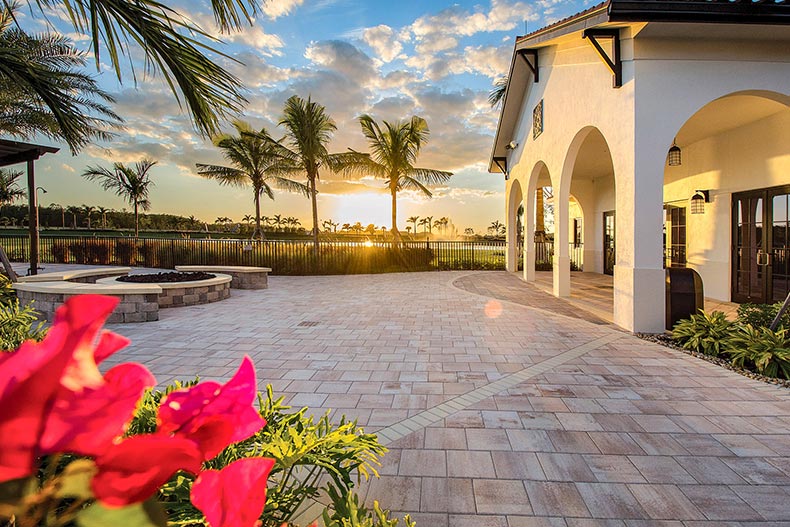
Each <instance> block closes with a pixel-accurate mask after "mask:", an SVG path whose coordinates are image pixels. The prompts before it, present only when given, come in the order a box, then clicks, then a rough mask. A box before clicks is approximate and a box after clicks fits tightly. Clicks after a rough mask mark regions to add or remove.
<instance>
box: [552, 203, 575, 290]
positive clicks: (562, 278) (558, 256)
mask: <svg viewBox="0 0 790 527" xmlns="http://www.w3.org/2000/svg"><path fill="white" fill-rule="evenodd" d="M568 213H569V211H568V197H567V196H566V197H565V198H563V196H562V192H560V193H555V195H554V265H553V269H554V296H559V297H566V296H571V258H570V251H569V241H568V228H569V225H568V224H569V221H568Z"/></svg>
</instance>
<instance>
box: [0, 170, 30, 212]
mask: <svg viewBox="0 0 790 527" xmlns="http://www.w3.org/2000/svg"><path fill="white" fill-rule="evenodd" d="M22 175H23V173H22V172H20V171H18V170H7V169H4V168H0V208H2V207H3V205H10V204H11V203H13V202H15V201H16V200H18V199H21V198H24V197H25V196H27V194H25V191H24V190H22V189H21V188H19V187H18V186H17V180H18V179H19V178H20V177H22Z"/></svg>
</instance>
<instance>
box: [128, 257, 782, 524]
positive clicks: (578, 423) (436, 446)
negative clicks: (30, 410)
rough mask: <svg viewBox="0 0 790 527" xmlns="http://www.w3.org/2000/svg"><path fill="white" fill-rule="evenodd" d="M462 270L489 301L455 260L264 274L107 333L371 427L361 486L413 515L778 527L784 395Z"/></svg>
mask: <svg viewBox="0 0 790 527" xmlns="http://www.w3.org/2000/svg"><path fill="white" fill-rule="evenodd" d="M471 274H472V275H474V276H480V275H483V278H484V279H485V280H486V281H487V282H488V285H487V286H486V287H484V288H483V287H477V292H478V293H480V292H484V294H478V293H475V292H470V291H473V290H474V288H472V287H465V289H466V290H464V289H461V288H459V287H457V286H456V285H454V284H463V283H466V284H467V286H468V285H469V283H470V282H469V279H468V278H464V277H466V276H468V275H470V273H449V272H448V273H435V272H434V273H415V274H390V275H378V276H333V277H272V278H270V289H268V290H265V291H237V290H234V291H233V296H232V298H230V299H229V300H226V301H224V302H220V303H217V304H212V305H208V306H195V307H189V308H180V309H173V310H166V311H163V312H162V319H161V320H160V321H159V322H152V323H147V324H140V325H118V326H114V327H113V329H114V330H116V331H118V332H120V333H122V334H124V335H127V336H129V337H131V338H132V339H133V344H132V346H131V348H130V349H128V350H126V351H125V352H122V353H119V355H118V358H119V359H121V360H140V361H142V362H144V363H145V364H147V365H148V366H149V367H150V368H151V369H152V370H153V371H154V373H155V374H156V375H157V377H158V379H159V380H160V381H161V382H163V383H164V382H168V381H169V380H171V379H174V378H181V379H189V378H191V377H193V376H194V375H196V374H200V375H201V377H203V378H211V377H213V378H220V379H226V378H228V377H229V376H230V375H231V374H232V372H233V371H234V369H235V368H236V366H237V365H238V363H239V360H240V359H241V357H242V356H243V355H244V354H249V355H250V356H252V358H253V359H254V360H255V363H256V366H257V368H258V373H259V379H260V383H261V388H263V386H264V384H265V383H267V382H269V383H272V385H273V386H274V390H275V391H276V392H279V393H282V394H286V395H287V397H288V399H289V400H290V402H291V403H292V404H294V405H308V406H310V407H311V408H312V409H313V411H314V412H315V413H320V412H322V411H323V410H324V409H328V408H331V409H333V410H334V412H335V414H336V415H340V414H345V415H347V416H349V417H353V418H355V419H358V420H359V423H360V424H362V425H365V426H366V428H367V429H368V430H370V431H380V432H381V434H382V435H381V437H382V441H383V442H384V443H386V444H388V446H389V447H390V449H391V451H390V452H389V453H388V454H387V455H386V456H385V458H384V460H383V461H384V466H383V468H382V471H381V472H382V478H381V479H380V480H377V481H375V482H373V483H372V484H371V485H370V488H369V489H367V490H368V491H369V492H367V495H368V499H369V500H371V501H372V499H373V498H375V499H378V500H379V501H380V502H381V504H382V506H384V507H386V508H390V509H393V510H394V511H398V512H409V513H411V514H413V515H414V516H415V517H416V519H417V521H418V525H420V526H431V527H434V526H439V527H442V526H448V527H449V526H459V525H460V526H467V525H469V526H472V525H474V526H476V527H477V526H486V527H488V526H492V527H500V526H501V527H505V526H508V527H527V526H566V527H571V526H573V527H576V526H607V527H608V526H619V527H625V526H682V525H686V526H698V525H699V526H702V525H709V526H731V525H753V526H756V525H773V526H779V525H790V392H788V391H787V390H781V389H779V388H774V387H771V386H768V385H764V384H761V383H758V382H756V381H752V380H749V379H747V378H744V377H741V376H739V375H737V374H734V373H732V372H729V371H726V370H722V369H720V368H717V367H715V366H713V365H711V364H709V363H707V362H703V361H700V360H697V359H694V358H691V357H689V356H687V355H684V354H681V353H677V352H674V351H671V350H669V349H666V348H663V347H660V346H657V345H654V344H650V343H647V342H645V341H642V340H638V339H636V338H634V337H632V336H630V335H628V334H626V333H624V332H622V331H619V330H616V329H614V328H612V327H610V326H608V325H602V324H595V323H590V322H588V321H585V320H581V319H579V318H570V317H566V316H561V315H556V314H553V313H551V312H550V311H547V310H546V309H535V308H532V307H529V305H532V304H529V303H527V305H523V304H525V303H526V302H520V303H515V302H511V301H509V300H508V298H503V299H496V298H492V297H491V294H492V293H493V294H496V295H497V296H503V297H507V296H508V295H507V289H508V288H507V284H508V283H509V282H508V280H510V278H511V277H510V276H508V275H507V274H505V273H471ZM473 282H474V280H473V281H472V282H471V283H473ZM500 290H504V293H501V294H500V293H498V292H497V291H500ZM537 303H538V304H541V303H542V301H538V302H537ZM541 307H544V308H545V306H541Z"/></svg>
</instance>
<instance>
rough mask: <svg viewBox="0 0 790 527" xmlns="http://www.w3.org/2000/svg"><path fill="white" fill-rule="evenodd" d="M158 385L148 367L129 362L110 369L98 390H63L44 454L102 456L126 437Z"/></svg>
mask: <svg viewBox="0 0 790 527" xmlns="http://www.w3.org/2000/svg"><path fill="white" fill-rule="evenodd" d="M155 384H156V379H154V376H153V375H151V372H149V371H148V370H147V369H146V368H145V367H143V366H142V365H140V364H135V363H126V364H120V365H118V366H115V367H114V368H112V369H110V370H109V371H108V372H107V374H106V375H105V376H104V378H103V379H102V384H101V386H99V387H98V388H85V389H84V390H82V391H81V392H80V393H76V392H72V391H70V390H67V389H66V388H61V390H60V392H59V393H58V395H57V397H56V400H55V404H54V406H53V408H52V412H51V413H50V415H49V418H48V419H47V423H46V428H45V430H44V434H43V435H42V437H41V443H40V450H41V453H42V454H54V453H56V452H71V453H74V454H79V455H83V456H97V455H99V454H101V453H102V452H104V451H105V450H106V449H108V448H110V447H111V446H112V444H113V440H114V439H116V438H118V437H120V436H122V435H123V433H124V432H125V431H126V425H127V424H128V423H129V421H131V419H132V417H133V416H134V411H135V409H136V407H137V401H139V400H140V397H141V396H142V395H143V392H144V391H145V389H146V388H150V387H152V386H154V385H155Z"/></svg>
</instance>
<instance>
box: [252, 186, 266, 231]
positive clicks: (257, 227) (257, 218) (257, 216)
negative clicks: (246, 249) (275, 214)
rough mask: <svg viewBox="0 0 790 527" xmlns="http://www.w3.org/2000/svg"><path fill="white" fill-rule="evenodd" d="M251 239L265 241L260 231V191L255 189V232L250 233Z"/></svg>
mask: <svg viewBox="0 0 790 527" xmlns="http://www.w3.org/2000/svg"><path fill="white" fill-rule="evenodd" d="M252 237H253V239H256V238H257V239H259V240H264V239H266V236H265V235H264V234H263V229H261V189H255V232H253V233H252Z"/></svg>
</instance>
